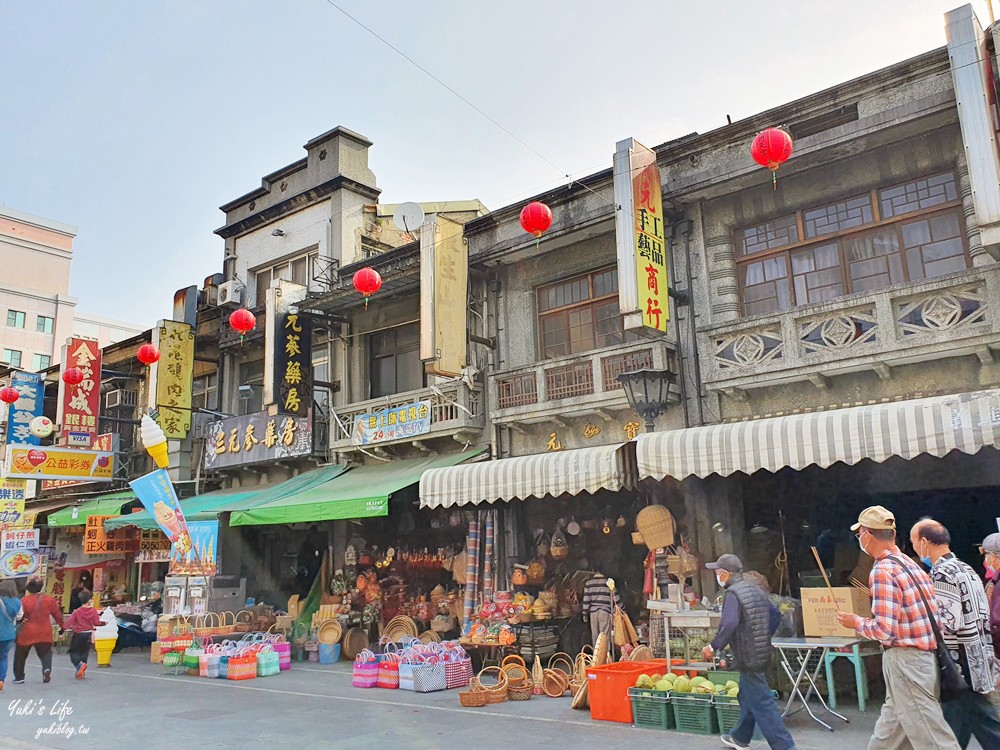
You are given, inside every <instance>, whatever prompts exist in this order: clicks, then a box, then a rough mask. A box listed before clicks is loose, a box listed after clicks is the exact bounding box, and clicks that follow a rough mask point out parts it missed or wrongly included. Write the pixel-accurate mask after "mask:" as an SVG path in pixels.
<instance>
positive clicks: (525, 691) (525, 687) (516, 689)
mask: <svg viewBox="0 0 1000 750" xmlns="http://www.w3.org/2000/svg"><path fill="white" fill-rule="evenodd" d="M531 693H532V689H531V683H530V682H529V681H527V680H524V681H522V682H519V683H516V684H515V683H513V682H510V683H508V685H507V700H509V701H530V700H531Z"/></svg>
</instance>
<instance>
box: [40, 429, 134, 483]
mask: <svg viewBox="0 0 1000 750" xmlns="http://www.w3.org/2000/svg"><path fill="white" fill-rule="evenodd" d="M117 437H118V436H117V435H115V434H114V433H111V432H105V433H104V434H102V435H98V436H97V437H95V438H94V442H93V444H92V445H91V446H90V448H91V450H95V451H102V452H103V453H116V452H117V451H116V450H115V440H116V439H117ZM81 484H87V482H85V481H80V480H76V479H45V480H42V492H46V491H48V490H56V489H60V488H63V487H77V486H79V485H81Z"/></svg>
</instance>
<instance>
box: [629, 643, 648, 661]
mask: <svg viewBox="0 0 1000 750" xmlns="http://www.w3.org/2000/svg"><path fill="white" fill-rule="evenodd" d="M652 660H653V649H651V648H650V647H649V646H636V647H635V648H634V649H632V652H631V653H630V654H629V655H628V656H626V657H625V658H624V659H622V661H652Z"/></svg>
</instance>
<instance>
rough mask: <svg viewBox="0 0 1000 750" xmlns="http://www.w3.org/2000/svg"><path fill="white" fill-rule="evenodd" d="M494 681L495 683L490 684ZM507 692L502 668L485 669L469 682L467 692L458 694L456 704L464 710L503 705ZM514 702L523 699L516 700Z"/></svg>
mask: <svg viewBox="0 0 1000 750" xmlns="http://www.w3.org/2000/svg"><path fill="white" fill-rule="evenodd" d="M526 671H527V670H525V673H526ZM494 679H495V680H496V682H492V680H494ZM509 690H510V681H509V680H508V679H507V673H506V672H505V671H504V670H503V668H502V667H485V668H484V669H483V670H482V671H481V672H480V673H479V674H478V675H476V676H475V677H473V678H472V681H471V682H469V689H468V690H462V691H460V692H459V694H458V702H459V703H461V704H462V705H463V706H465V707H466V708H482V707H483V706H489V705H491V704H495V703H503V702H504V701H505V700H507V698H508V693H509ZM529 691H530V687H529ZM516 700H524V699H523V698H518V699H516Z"/></svg>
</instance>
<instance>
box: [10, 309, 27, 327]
mask: <svg viewBox="0 0 1000 750" xmlns="http://www.w3.org/2000/svg"><path fill="white" fill-rule="evenodd" d="M7 325H9V326H10V327H11V328H24V313H23V312H21V311H20V310H8V311H7Z"/></svg>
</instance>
